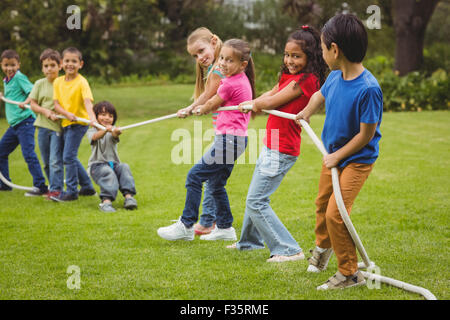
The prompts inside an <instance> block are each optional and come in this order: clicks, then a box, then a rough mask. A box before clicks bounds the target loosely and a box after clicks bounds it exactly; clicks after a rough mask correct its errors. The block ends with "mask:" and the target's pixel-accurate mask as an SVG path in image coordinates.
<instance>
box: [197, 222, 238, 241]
mask: <svg viewBox="0 0 450 320" xmlns="http://www.w3.org/2000/svg"><path fill="white" fill-rule="evenodd" d="M200 240H234V241H235V240H237V237H236V230H234V228H233V227H229V228H226V229H220V228H218V227H217V226H216V227H215V228H214V229H213V231H211V233H210V234H204V235H202V236H200Z"/></svg>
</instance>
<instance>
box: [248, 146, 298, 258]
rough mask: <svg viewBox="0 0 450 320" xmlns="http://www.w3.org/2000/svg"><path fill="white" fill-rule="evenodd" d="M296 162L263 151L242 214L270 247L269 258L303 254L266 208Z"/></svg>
mask: <svg viewBox="0 0 450 320" xmlns="http://www.w3.org/2000/svg"><path fill="white" fill-rule="evenodd" d="M296 160H297V157H294V156H290V155H285V154H282V153H279V152H277V151H274V150H270V149H268V148H264V151H263V152H262V153H261V155H260V157H259V159H258V162H257V164H256V167H255V172H254V174H253V178H252V182H251V184H250V187H249V190H248V195H247V202H246V208H245V214H246V215H248V217H249V218H250V220H251V221H252V224H253V225H254V227H255V228H256V229H257V230H258V233H259V234H260V236H261V237H262V239H263V240H264V242H265V243H266V244H267V246H268V247H269V249H270V253H271V255H282V256H291V255H295V254H297V253H299V252H301V251H302V250H301V248H300V247H299V245H298V243H297V242H296V241H295V239H294V238H293V237H292V235H291V234H290V233H289V231H288V230H287V228H286V227H285V226H284V224H283V223H282V222H281V220H280V219H279V218H278V216H277V215H276V213H275V212H274V211H273V210H272V208H271V207H270V204H269V203H270V199H269V197H270V196H271V195H272V194H273V193H274V192H275V191H276V190H277V188H278V187H279V185H280V184H281V181H282V180H283V178H284V176H285V175H286V173H287V172H288V171H289V170H290V168H291V167H292V166H293V165H294V164H295V162H296ZM244 232H246V231H245V230H243V233H244ZM244 240H245V238H244Z"/></svg>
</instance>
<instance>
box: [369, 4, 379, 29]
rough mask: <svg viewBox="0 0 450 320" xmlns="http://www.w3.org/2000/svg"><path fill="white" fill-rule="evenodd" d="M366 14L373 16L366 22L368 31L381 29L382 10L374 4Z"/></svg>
mask: <svg viewBox="0 0 450 320" xmlns="http://www.w3.org/2000/svg"><path fill="white" fill-rule="evenodd" d="M366 13H368V14H371V16H370V17H369V18H367V20H366V25H367V28H368V29H381V9H380V7H379V6H377V5H375V4H373V5H370V6H368V7H367V10H366Z"/></svg>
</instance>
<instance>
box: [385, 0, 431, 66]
mask: <svg viewBox="0 0 450 320" xmlns="http://www.w3.org/2000/svg"><path fill="white" fill-rule="evenodd" d="M438 2H439V0H395V2H394V11H395V12H394V27H395V36H396V48H395V70H397V71H398V72H399V74H400V75H405V74H407V73H409V72H411V71H413V70H418V69H419V68H420V66H421V65H422V62H423V43H424V38H425V30H426V28H427V24H428V22H429V21H430V18H431V15H432V14H433V11H434V9H435V8H436V5H437V3H438Z"/></svg>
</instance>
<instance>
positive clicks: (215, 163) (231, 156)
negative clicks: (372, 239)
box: [0, 14, 383, 290]
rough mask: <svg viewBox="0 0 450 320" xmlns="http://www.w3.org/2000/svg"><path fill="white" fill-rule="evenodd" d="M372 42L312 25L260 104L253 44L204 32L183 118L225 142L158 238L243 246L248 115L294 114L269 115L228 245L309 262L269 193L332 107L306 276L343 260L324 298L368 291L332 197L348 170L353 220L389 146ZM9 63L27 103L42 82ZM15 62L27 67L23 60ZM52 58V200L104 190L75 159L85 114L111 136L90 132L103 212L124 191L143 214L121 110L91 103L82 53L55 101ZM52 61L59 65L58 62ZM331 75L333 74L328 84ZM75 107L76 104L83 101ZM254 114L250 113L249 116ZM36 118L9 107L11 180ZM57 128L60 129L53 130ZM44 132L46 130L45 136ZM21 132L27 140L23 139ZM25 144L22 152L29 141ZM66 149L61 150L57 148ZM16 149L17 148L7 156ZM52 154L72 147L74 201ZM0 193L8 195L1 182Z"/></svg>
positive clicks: (345, 23)
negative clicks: (122, 148) (234, 202)
mask: <svg viewBox="0 0 450 320" xmlns="http://www.w3.org/2000/svg"><path fill="white" fill-rule="evenodd" d="M367 42H368V41H367V32H366V30H365V27H364V25H363V23H362V22H361V21H360V20H359V19H358V18H357V17H355V16H353V15H350V14H339V15H336V16H335V17H333V18H331V19H330V20H329V21H328V22H327V23H326V24H325V26H324V27H323V29H322V32H321V33H319V32H318V31H317V30H315V29H314V28H313V27H311V26H306V25H305V26H302V27H301V28H299V29H297V30H295V31H294V32H292V33H291V34H290V35H289V37H288V39H287V41H286V45H285V49H284V56H283V61H282V66H281V72H280V73H281V74H280V77H279V79H278V83H277V84H276V85H275V86H274V87H273V88H272V89H271V90H269V91H268V92H266V93H264V94H262V95H261V96H259V97H256V96H255V71H254V64H253V59H252V54H251V50H250V47H249V44H248V43H247V42H245V41H243V40H240V39H230V40H228V41H225V42H223V43H222V41H221V40H220V38H219V37H218V36H216V35H214V34H213V33H212V32H210V31H209V30H208V29H206V28H199V29H197V30H195V31H194V32H193V33H192V34H191V35H190V36H189V38H188V40H187V51H188V52H189V54H190V55H192V57H193V58H194V59H195V60H196V62H197V66H196V68H197V71H196V73H197V79H196V86H195V92H194V102H193V103H192V104H191V105H190V106H188V107H186V108H183V109H181V110H179V111H178V113H177V115H178V117H180V118H185V117H187V116H188V115H190V114H197V115H203V114H208V113H212V120H213V127H214V129H215V133H216V135H215V139H214V143H213V144H212V146H211V148H210V149H209V150H208V151H207V152H206V153H205V154H204V155H203V157H202V158H201V159H200V161H199V162H198V163H196V164H195V165H194V166H193V167H192V168H191V170H190V171H189V173H188V175H187V178H186V184H185V186H186V189H187V193H186V199H185V204H184V209H183V211H182V215H181V216H180V218H179V219H178V220H177V222H176V223H174V224H172V225H169V226H167V227H162V228H159V229H158V230H157V233H158V235H159V236H160V237H161V238H163V239H167V240H193V239H194V237H195V234H197V235H200V239H202V240H237V236H236V231H235V229H234V228H233V226H232V224H233V215H232V213H231V209H230V203H229V200H228V195H227V192H226V189H225V185H226V183H227V180H228V178H229V177H230V175H231V173H232V171H233V167H234V163H235V160H236V159H237V158H238V157H239V156H240V155H241V154H242V153H243V152H244V151H245V148H246V146H247V127H248V124H249V121H250V118H251V117H252V116H254V115H255V114H257V113H260V112H261V110H269V109H277V110H279V111H282V112H286V113H290V114H296V120H297V121H292V120H288V119H284V118H280V117H277V116H274V115H270V116H269V117H268V120H267V124H266V135H265V138H264V148H263V150H262V152H261V154H260V155H259V158H258V160H257V163H256V167H255V170H254V173H253V177H252V180H251V183H250V186H249V189H248V194H247V199H246V203H245V214H244V220H243V225H242V230H241V236H240V239H239V241H237V242H235V243H233V244H232V245H229V246H227V248H229V249H237V250H254V249H262V248H265V245H267V247H268V248H269V250H270V257H269V259H268V260H267V261H268V262H285V261H295V260H301V259H304V258H305V256H304V253H303V251H302V249H301V248H300V246H299V245H298V243H297V242H296V240H295V239H294V238H293V236H292V235H291V234H290V233H289V231H288V230H287V228H286V227H285V226H284V224H283V223H282V222H281V220H280V219H279V218H278V216H277V215H276V213H275V212H274V210H273V209H272V207H271V206H270V196H271V195H272V194H273V193H274V192H275V191H276V190H277V188H278V187H279V185H280V184H281V181H282V180H283V178H284V176H285V175H286V174H287V173H288V171H289V170H290V169H291V168H292V166H293V165H294V164H295V162H296V160H297V159H298V156H299V154H300V143H301V126H300V124H299V122H300V120H302V119H303V120H305V121H308V122H309V119H310V117H311V116H312V115H313V114H314V113H316V112H317V111H318V110H319V108H320V107H321V106H322V105H323V104H325V109H326V118H325V124H324V129H323V131H322V140H323V143H324V146H325V148H326V150H327V151H328V153H329V154H328V155H327V156H324V158H323V166H322V172H321V175H320V181H319V193H318V196H317V199H316V208H317V210H316V228H315V234H316V246H315V248H314V249H313V250H311V251H310V252H311V257H310V258H309V259H308V262H309V266H308V269H307V271H309V272H321V271H323V270H325V269H326V268H327V265H328V260H329V259H330V257H331V254H332V253H333V251H334V252H335V253H336V257H337V260H338V271H337V272H336V274H335V275H333V276H332V277H331V278H330V279H329V280H328V281H326V282H325V283H324V284H323V285H321V286H319V287H318V289H323V290H327V289H336V288H346V287H351V286H357V285H362V284H364V283H365V280H364V277H363V276H362V274H361V273H360V272H359V271H358V267H357V255H356V248H355V245H354V243H353V240H352V238H351V236H350V234H349V232H348V231H347V229H346V227H345V225H344V223H343V220H342V218H341V217H340V214H339V210H338V209H337V205H336V202H335V199H334V194H333V189H332V182H331V168H333V167H337V168H338V171H339V179H340V185H341V191H342V196H343V199H344V203H345V205H346V208H347V211H348V212H350V209H351V207H352V205H353V202H354V200H355V198H356V196H357V195H358V193H359V191H360V190H361V188H362V186H363V184H364V182H365V180H366V179H367V177H368V175H369V174H370V172H371V170H372V168H373V164H374V162H375V160H376V159H377V157H378V142H379V140H380V137H381V134H380V123H381V119H382V111H383V98H382V92H381V89H380V86H379V84H378V82H377V80H376V79H375V78H374V76H373V75H372V74H371V73H370V72H369V71H368V70H367V69H365V68H364V67H363V65H362V61H363V58H364V56H365V53H366V50H367ZM10 59H11V58H8V59H6V60H5V68H4V67H3V61H4V59H3V55H2V69H4V71H5V73H6V75H7V78H6V79H5V88H6V87H7V86H8V85H9V83H11V82H12V81H15V82H16V84H14V86H15V87H16V88H17V89H16V90H17V91H19V90H22V92H23V94H22V95H18V94H17V93H15V96H14V97H13V95H12V94H11V96H10V98H15V100H18V101H23V100H25V98H27V95H28V93H29V91H31V87H32V85H31V84H28V83H27V81H25V80H26V77H25V76H23V75H22V74H21V73H20V71H18V67H16V70H15V71H14V72H10V71H8V70H9V69H11V67H10V66H9V67H8V66H7V65H8V63H10V62H11V61H9V60H10ZM16 60H17V63H19V60H18V58H17V59H16ZM47 60H49V59H41V61H42V63H43V72H44V73H45V74H46V79H43V80H41V82H37V83H36V85H35V87H37V85H38V84H40V86H42V87H43V88H45V91H44V89H40V90H39V89H36V90H34V89H33V92H32V94H30V97H29V99H31V100H30V102H31V105H32V107H33V110H35V111H36V112H37V113H39V116H38V120H39V119H40V121H39V122H38V120H37V121H36V123H35V125H36V126H38V127H40V129H39V130H40V132H39V137H41V135H42V140H43V142H42V143H41V142H40V148H41V153H42V155H43V161H44V164H45V168H46V173H47V176H48V177H49V180H50V192H57V193H59V192H60V193H59V194H58V195H56V196H55V195H53V196H51V198H54V199H59V200H62V201H66V200H73V199H76V197H77V195H76V191H77V183H79V184H80V185H81V190H80V193H81V192H82V191H84V193H85V194H91V193H93V192H94V191H93V187H92V184H90V183H88V180H87V179H85V176H84V173H85V172H84V169H83V168H82V166H81V164H80V163H79V161H78V159H77V150H78V147H79V145H80V141H81V138H82V137H83V135H84V134H85V133H86V131H87V126H85V125H84V124H82V123H76V122H74V121H75V120H76V117H83V118H85V119H90V120H91V123H93V122H94V121H98V122H99V123H100V124H102V125H104V126H105V127H106V128H107V130H106V131H102V130H97V129H95V128H91V129H89V131H88V137H89V139H90V141H91V144H92V146H93V147H92V148H93V153H92V156H91V158H90V160H89V169H88V170H90V171H89V172H90V173H91V176H92V178H93V179H94V181H96V183H98V184H99V185H100V187H101V190H102V191H101V194H100V196H101V198H102V204H101V208H102V209H103V210H105V211H109V210H111V211H112V210H114V208H112V206H111V201H113V200H114V199H115V197H116V194H117V189H118V188H119V189H120V190H121V191H122V193H123V194H124V196H125V207H127V206H128V205H127V201H128V200H127V199H133V200H130V201H132V202H133V203H132V207H133V208H134V207H136V202H135V200H134V198H133V195H134V194H135V193H136V191H135V188H134V181H133V177H132V175H131V172H130V170H129V167H128V166H127V165H126V164H122V163H120V160H119V158H118V155H117V149H116V144H117V142H118V136H119V135H120V131H119V130H114V127H113V125H114V123H115V121H116V117H117V116H116V113H115V110H114V107H113V106H112V105H111V104H110V103H108V102H102V103H99V104H97V105H96V106H95V107H94V108H93V109H92V100H93V99H92V94H91V93H90V90H89V86H88V85H87V82H86V81H85V80H84V78H82V77H81V76H80V75H78V69H79V68H81V67H82V59H81V54H80V53H79V52H73V51H67V50H66V51H65V52H64V53H63V68H64V71H65V72H66V76H65V77H60V78H58V79H56V80H55V81H54V84H53V87H54V94H53V96H52V95H51V94H49V92H50V89H51V82H53V81H52V80H51V79H55V78H56V77H55V76H52V77H53V78H52V77H50V78H49V75H50V74H52V71H51V70H55V71H53V74H54V73H55V72H56V75H57V70H58V68H59V64H58V63H56V64H54V65H52V64H51V63H49V62H51V61H47ZM50 60H52V59H50ZM66 60H68V61H67V63H65V61H66ZM54 61H55V62H57V59H54ZM327 66H328V68H329V69H331V72H330V73H329V75H328V77H327V76H326V74H327ZM8 68H9V69H8ZM13 69H14V68H13ZM46 70H47V71H46ZM46 72H47V73H48V74H49V75H47V73H46ZM14 79H15V80H14ZM74 79H78V82H79V84H78V85H77V86H78V88H77V89H76V90H77V93H76V94H75V93H74V91H70V90H75V89H71V88H68V86H69V84H70V83H71V82H72V81H73V80H74ZM44 80H47V81H48V83H47V82H45V81H44ZM40 86H39V87H40ZM41 90H42V92H46V93H45V94H46V95H47V96H52V97H53V99H49V103H48V107H47V108H46V107H45V106H43V102H41V100H40V99H39V98H40V97H41V96H40V95H39V94H38V93H40V92H41ZM5 91H6V90H5ZM34 91H36V92H34ZM6 94H7V95H8V94H9V91H6ZM42 94H44V93H42ZM42 94H41V95H42ZM75 99H77V101H78V102H74V101H75ZM52 100H53V101H52ZM53 102H54V103H53ZM53 105H54V110H55V111H56V112H58V113H59V114H62V115H64V116H65V117H66V118H67V119H65V120H63V121H62V127H63V130H62V131H63V132H62V136H63V137H64V138H63V140H62V142H61V141H60V140H58V139H57V138H54V139H55V140H57V141H58V142H53V140H52V139H51V138H46V137H60V133H59V131H58V127H57V126H54V127H53V125H54V124H55V122H54V121H55V120H56V118H55V115H54V113H53V111H49V110H53ZM234 105H239V110H235V111H220V112H217V109H218V108H219V107H221V106H234ZM249 105H251V106H252V110H248V108H247V107H248V106H249ZM39 106H40V107H41V109H39ZM71 106H73V108H72V107H71ZM80 106H83V107H80ZM32 117H33V115H32V113H31V112H30V111H28V110H19V109H17V108H16V109H12V108H11V107H8V106H7V119H8V122H9V123H10V125H11V127H10V128H9V129H8V131H7V133H5V135H4V137H3V138H2V140H1V142H0V150H1V155H0V161H1V162H0V169H1V170H2V173H3V174H4V175H7V160H6V168H5V160H4V159H5V156H6V159H7V154H9V153H10V152H11V151H12V150H13V149H14V148H13V145H14V144H13V142H10V140H11V139H13V138H8V137H10V136H11V137H14V139H16V140H17V139H19V138H20V139H23V141H24V142H23V144H26V143H28V144H29V145H31V144H32V141H31V140H32V139H31V137H32V136H33V134H34V131H32V129H24V128H22V127H26V126H28V128H31V126H32V122H33V118H32ZM39 117H40V118H39ZM47 119H49V120H47ZM50 125H52V127H49V126H50ZM41 127H42V128H45V130H42V134H41ZM19 130H21V131H26V130H28V131H29V132H28V131H27V132H28V133H27V135H25V134H23V137H22V133H21V131H19ZM10 131H11V132H10ZM50 131H51V132H50ZM5 137H7V138H8V139H5ZM25 137H26V138H25ZM44 137H45V138H44ZM25 139H28V140H29V141H28V140H27V141H25ZM40 139H41V138H39V141H40ZM4 140H5V141H4ZM8 143H9V144H8ZM15 143H16V144H15V145H17V143H21V144H22V140H20V142H19V140H17V142H15ZM58 143H60V147H59V148H53V147H50V145H53V144H55V145H56V144H58ZM23 144H22V149H23V150H24V146H23ZM15 145H14V147H15ZM6 146H8V148H7V149H4V148H6ZM32 147H34V145H33V146H32ZM29 148H31V146H30V147H29ZM53 149H56V150H62V151H58V152H60V153H61V152H62V154H63V156H62V159H63V162H64V166H65V167H66V184H67V191H66V192H62V182H61V181H62V179H61V178H60V177H61V173H60V171H58V169H60V168H61V166H60V165H59V166H58V165H57V163H58V161H57V160H60V159H61V156H55V155H53V156H52V155H50V156H47V157H46V156H45V154H46V153H45V152H46V151H43V150H47V153H49V154H52V152H56V151H54V150H53ZM66 149H67V150H66ZM28 153H29V154H32V155H31V156H29V158H27V156H26V155H25V151H24V157H25V159H26V161H27V163H28V165H29V168H30V172H32V174H33V178H34V185H35V186H36V187H38V188H39V190H40V192H41V193H45V192H46V186H45V180H44V179H43V177H42V173H40V167H39V166H38V165H36V162H37V158H36V156H35V155H34V151H32V150H30V151H29V152H28ZM52 159H53V160H52ZM37 164H38V162H37ZM53 165H54V166H53ZM32 170H34V171H32ZM53 175H55V176H56V175H58V178H52V177H53ZM89 182H90V180H89ZM1 187H2V189H5V186H4V185H3V184H2V185H1ZM203 190H204V196H203V203H202V209H203V214H202V216H201V218H200V221H199V223H196V222H197V221H198V218H199V208H200V205H201V199H202V191H203Z"/></svg>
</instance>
